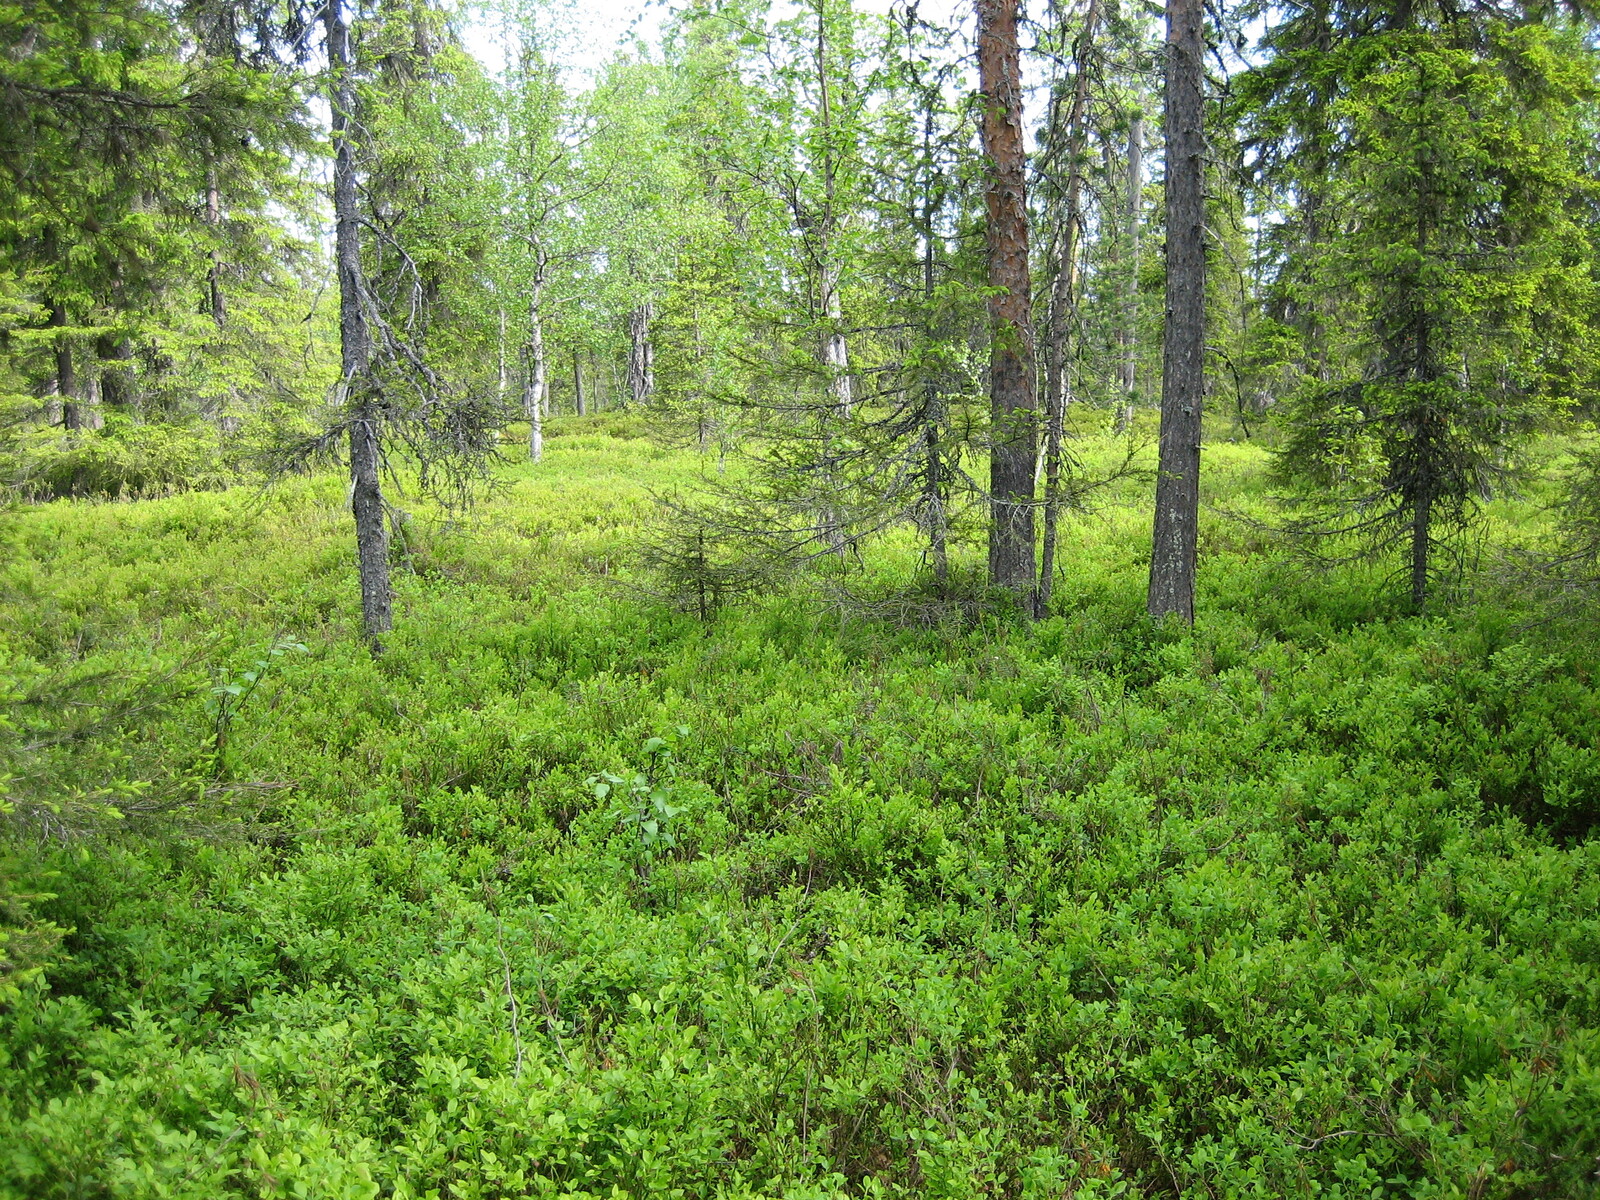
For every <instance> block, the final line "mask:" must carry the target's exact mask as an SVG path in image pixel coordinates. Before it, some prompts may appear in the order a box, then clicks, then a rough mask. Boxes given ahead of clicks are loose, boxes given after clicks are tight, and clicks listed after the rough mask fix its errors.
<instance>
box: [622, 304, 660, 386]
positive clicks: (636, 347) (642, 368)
mask: <svg viewBox="0 0 1600 1200" xmlns="http://www.w3.org/2000/svg"><path fill="white" fill-rule="evenodd" d="M654 318H655V305H653V304H650V303H649V302H646V303H644V304H641V305H640V306H639V307H638V308H636V309H634V310H633V311H632V312H630V313H629V314H628V398H629V399H630V400H631V401H632V402H633V403H634V404H635V405H638V406H641V407H642V406H643V405H645V404H648V403H649V402H650V394H651V393H652V392H654V391H655V390H656V372H655V348H654V347H653V346H651V344H650V322H651V321H652V320H653V319H654Z"/></svg>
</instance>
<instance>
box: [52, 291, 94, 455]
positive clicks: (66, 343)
mask: <svg viewBox="0 0 1600 1200" xmlns="http://www.w3.org/2000/svg"><path fill="white" fill-rule="evenodd" d="M50 324H51V326H52V327H54V328H56V329H64V328H66V325H67V310H66V307H65V306H64V305H62V304H52V305H51V306H50ZM55 357H56V380H55V383H56V388H55V390H56V394H57V395H59V396H60V397H61V425H62V428H64V429H73V430H77V429H87V428H88V427H89V425H88V422H87V420H86V419H85V417H86V414H85V412H84V405H83V397H81V396H80V395H79V394H78V368H77V362H76V360H75V359H74V358H73V354H72V339H71V338H70V337H69V336H68V335H67V334H65V333H58V334H56V337H55Z"/></svg>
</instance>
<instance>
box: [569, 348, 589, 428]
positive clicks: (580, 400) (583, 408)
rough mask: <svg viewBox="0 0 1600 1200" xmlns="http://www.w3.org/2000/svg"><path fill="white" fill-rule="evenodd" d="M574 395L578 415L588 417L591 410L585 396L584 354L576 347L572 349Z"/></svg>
mask: <svg viewBox="0 0 1600 1200" xmlns="http://www.w3.org/2000/svg"><path fill="white" fill-rule="evenodd" d="M572 394H573V405H574V407H575V408H576V409H577V413H578V415H579V416H580V417H583V416H587V415H588V413H589V408H588V405H587V404H586V403H585V401H584V395H583V354H582V352H581V351H579V349H578V348H577V347H576V346H574V347H573V348H572Z"/></svg>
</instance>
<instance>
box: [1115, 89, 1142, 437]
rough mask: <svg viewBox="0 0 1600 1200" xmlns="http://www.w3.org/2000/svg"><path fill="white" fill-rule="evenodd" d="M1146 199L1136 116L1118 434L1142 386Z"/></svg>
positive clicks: (1131, 135)
mask: <svg viewBox="0 0 1600 1200" xmlns="http://www.w3.org/2000/svg"><path fill="white" fill-rule="evenodd" d="M1143 198H1144V117H1142V116H1138V115H1135V116H1134V117H1133V118H1132V120H1130V121H1129V122H1128V244H1127V249H1128V267H1127V281H1128V282H1127V291H1126V293H1125V294H1124V296H1123V301H1122V324H1121V328H1119V329H1118V330H1117V343H1118V345H1119V347H1120V348H1121V350H1122V363H1121V370H1120V375H1121V378H1120V379H1119V381H1118V382H1119V383H1121V385H1122V405H1121V407H1119V408H1118V409H1117V423H1116V430H1117V432H1118V433H1125V432H1127V430H1128V428H1129V427H1130V426H1131V425H1132V424H1133V405H1134V398H1135V393H1136V391H1137V389H1138V386H1139V375H1138V371H1139V209H1140V206H1141V201H1142V200H1143Z"/></svg>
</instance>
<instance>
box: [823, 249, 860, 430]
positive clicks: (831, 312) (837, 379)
mask: <svg viewBox="0 0 1600 1200" xmlns="http://www.w3.org/2000/svg"><path fill="white" fill-rule="evenodd" d="M827 253H828V252H827V250H826V249H824V254H825V255H826V254H827ZM822 292H823V297H822V304H823V314H824V316H825V318H826V322H827V323H826V325H825V326H824V328H823V332H822V369H823V370H824V371H825V372H827V376H828V391H829V393H830V394H831V395H832V397H833V408H834V411H835V412H836V413H837V414H838V415H839V416H841V417H848V416H849V415H850V406H851V404H852V403H853V402H854V399H855V397H854V392H853V389H852V388H851V386H850V350H849V347H848V346H847V345H846V343H845V338H844V330H843V329H842V328H841V325H842V323H843V321H844V307H843V304H842V302H841V300H840V298H839V267H838V264H837V263H834V262H832V261H831V260H829V261H824V263H823V266H822Z"/></svg>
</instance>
